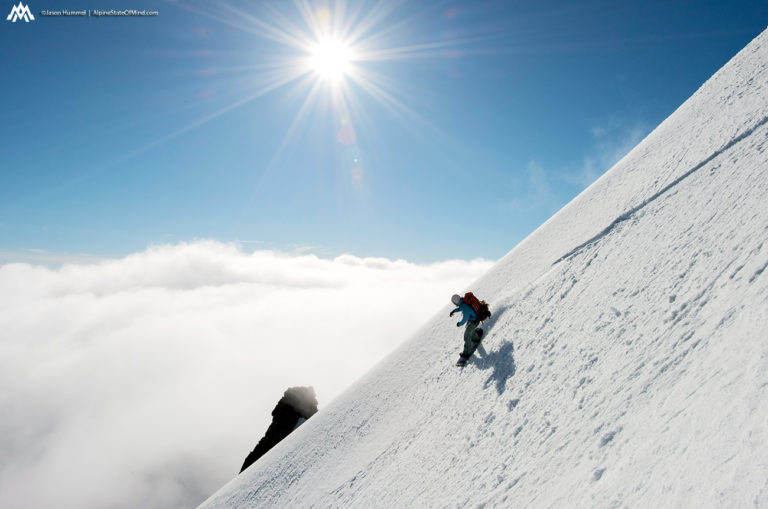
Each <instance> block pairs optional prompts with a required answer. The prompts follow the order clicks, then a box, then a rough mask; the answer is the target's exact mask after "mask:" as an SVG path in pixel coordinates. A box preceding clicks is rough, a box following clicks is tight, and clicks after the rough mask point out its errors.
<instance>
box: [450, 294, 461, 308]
mask: <svg viewBox="0 0 768 509" xmlns="http://www.w3.org/2000/svg"><path fill="white" fill-rule="evenodd" d="M460 300H461V297H459V296H458V295H456V294H454V295H453V297H451V302H453V305H454V306H458V305H459V301H460Z"/></svg>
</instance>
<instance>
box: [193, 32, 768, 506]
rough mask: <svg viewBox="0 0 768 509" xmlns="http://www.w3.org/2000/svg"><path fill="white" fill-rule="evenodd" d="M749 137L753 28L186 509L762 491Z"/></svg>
mask: <svg viewBox="0 0 768 509" xmlns="http://www.w3.org/2000/svg"><path fill="white" fill-rule="evenodd" d="M766 147H768V31H766V32H764V33H763V34H761V35H760V36H759V37H757V38H756V39H755V40H754V41H753V42H752V43H750V44H749V45H748V46H747V47H746V48H745V49H744V50H742V51H741V52H740V53H739V54H738V55H736V56H735V57H734V58H733V59H732V60H731V61H730V62H729V63H728V64H727V65H725V66H724V67H723V68H722V69H721V70H720V71H718V72H717V73H716V74H715V75H714V76H713V77H712V78H711V79H709V80H708V81H707V82H706V83H705V84H704V85H703V86H702V87H701V89H699V90H698V91H697V92H696V93H695V94H694V95H693V96H692V97H691V98H690V99H689V100H688V101H686V102H685V103H684V104H683V105H682V106H680V108H678V110H677V111H676V112H675V113H674V114H672V115H671V116H670V117H669V118H668V119H666V120H665V121H664V122H663V123H662V124H661V125H660V126H659V127H658V128H657V129H656V130H654V131H653V132H652V133H651V134H650V135H649V136H648V137H647V138H646V139H645V140H643V141H642V142H641V143H640V144H639V145H638V146H637V147H636V148H635V149H634V150H633V151H632V152H630V153H629V154H628V155H627V156H626V157H624V158H623V159H622V160H621V161H619V163H617V164H616V165H615V166H614V167H613V168H612V169H611V170H610V171H609V172H607V173H606V174H605V175H604V176H603V177H601V178H600V179H599V180H598V181H597V182H595V183H594V184H593V185H592V186H591V187H589V188H588V189H587V190H586V191H584V192H583V193H582V194H581V195H579V196H578V197H577V198H576V199H574V200H573V201H572V202H571V203H570V204H568V205H567V206H566V207H564V208H563V209H562V210H561V211H559V212H558V213H557V214H555V215H554V216H553V217H552V218H551V219H549V220H548V221H547V222H546V223H545V224H544V225H542V226H541V227H540V228H539V229H538V230H537V231H535V232H534V233H533V234H531V235H530V236H529V237H528V238H527V239H525V240H524V241H523V242H522V243H520V244H519V245H518V246H517V247H516V248H515V249H513V250H512V251H511V252H510V253H509V254H508V255H507V256H505V257H504V258H503V259H502V260H501V261H500V262H499V263H498V264H497V265H496V266H495V267H494V268H492V269H491V270H490V271H489V272H488V273H487V274H486V275H485V276H484V277H482V278H481V279H480V280H478V281H477V282H476V283H475V284H474V285H472V286H471V288H470V289H471V290H472V291H473V292H475V294H476V295H478V296H479V297H481V298H483V299H486V300H487V301H488V302H490V303H491V307H492V310H493V318H492V319H491V320H490V321H489V322H490V323H488V322H486V323H488V325H487V326H486V327H484V328H485V330H486V337H485V338H484V340H483V343H482V345H481V346H480V348H479V350H478V352H477V353H476V354H475V357H474V358H473V359H472V360H470V362H469V363H468V365H467V367H466V368H464V369H460V368H457V367H455V366H454V363H455V359H456V356H457V355H458V352H459V350H460V348H461V341H462V339H461V331H458V330H457V329H456V326H455V320H452V319H449V318H448V312H449V311H450V307H451V306H450V304H448V303H447V305H446V308H445V310H444V313H440V314H439V315H438V316H436V317H434V318H433V319H431V320H430V321H429V322H428V323H427V324H426V325H425V326H424V327H423V328H422V329H421V330H419V331H418V332H417V333H416V334H415V335H414V336H413V337H412V338H411V339H410V340H409V341H407V342H406V343H404V345H403V346H402V347H401V348H399V349H398V350H397V351H395V352H394V353H393V354H392V355H390V356H389V357H388V358H386V359H385V360H384V361H382V362H381V363H380V364H379V365H378V366H377V367H376V368H375V369H373V370H372V371H371V372H370V373H369V374H368V375H366V376H365V377H364V378H363V379H361V380H360V381H358V382H357V383H356V384H355V385H354V386H352V387H351V388H350V389H349V390H348V391H347V392H345V393H344V394H343V395H342V396H340V397H339V398H337V399H336V400H335V401H334V402H333V403H332V404H331V405H329V406H328V407H327V408H325V409H323V410H322V411H321V412H319V413H318V414H317V415H316V416H315V417H313V418H312V419H310V420H309V421H308V422H307V423H306V424H305V425H304V426H302V427H301V428H300V429H298V430H297V431H296V432H295V433H294V434H292V435H291V436H290V437H288V438H287V439H286V440H284V441H283V442H281V443H280V444H279V445H278V446H277V447H275V448H274V449H273V450H272V451H270V452H269V453H268V454H267V455H265V456H264V457H263V458H262V459H261V460H260V461H259V462H258V463H257V464H255V465H254V466H253V467H251V468H250V469H249V470H247V471H246V472H244V473H243V474H242V475H240V476H239V477H237V478H236V479H234V480H233V481H232V482H230V483H229V484H227V485H226V486H224V487H223V488H222V489H221V490H220V491H219V492H218V493H216V494H214V495H213V496H212V497H211V498H210V499H209V500H208V501H207V502H206V503H204V504H203V505H202V506H201V507H204V508H206V509H216V508H224V507H247V508H256V507H259V508H263V507H275V508H277V507H281V508H284V507H293V508H295V507H420V508H421V507H424V508H428V507H478V508H480V507H508V506H514V507H680V506H684V507H753V506H757V507H768V341H766V334H768V272H767V271H766V268H767V267H768V151H766ZM448 297H449V296H446V301H447V300H448Z"/></svg>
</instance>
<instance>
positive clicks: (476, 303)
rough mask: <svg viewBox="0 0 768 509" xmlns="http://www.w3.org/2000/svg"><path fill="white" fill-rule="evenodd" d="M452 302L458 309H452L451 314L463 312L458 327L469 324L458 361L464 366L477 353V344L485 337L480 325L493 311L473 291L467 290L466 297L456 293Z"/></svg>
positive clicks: (457, 363)
mask: <svg viewBox="0 0 768 509" xmlns="http://www.w3.org/2000/svg"><path fill="white" fill-rule="evenodd" d="M451 302H453V304H454V305H455V306H456V309H454V310H453V311H451V314H450V316H453V315H454V314H455V313H456V312H457V311H460V312H461V314H462V318H461V321H460V322H459V323H457V324H456V327H461V326H462V325H464V324H465V323H466V324H467V327H466V328H465V329H464V350H463V351H462V352H461V354H459V360H458V361H457V362H456V365H457V366H463V365H465V364H466V363H467V360H469V358H470V357H472V354H473V353H475V350H477V346H478V345H479V344H480V341H481V340H482V339H483V329H481V328H479V325H480V322H482V321H483V320H485V319H486V318H490V316H491V312H490V310H489V309H488V304H486V302H485V301H480V300H478V299H477V297H475V296H474V294H473V293H472V292H467V293H466V294H464V297H460V296H458V295H454V296H453V297H451Z"/></svg>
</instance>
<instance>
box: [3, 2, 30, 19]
mask: <svg viewBox="0 0 768 509" xmlns="http://www.w3.org/2000/svg"><path fill="white" fill-rule="evenodd" d="M5 19H7V20H8V21H10V22H12V23H16V20H17V19H23V20H24V21H26V22H27V23H29V22H30V20H31V21H35V17H34V16H33V15H32V12H31V11H30V10H29V6H26V5H24V4H22V3H21V2H19V5H14V6H13V9H11V13H10V14H9V15H8V17H7V18H5Z"/></svg>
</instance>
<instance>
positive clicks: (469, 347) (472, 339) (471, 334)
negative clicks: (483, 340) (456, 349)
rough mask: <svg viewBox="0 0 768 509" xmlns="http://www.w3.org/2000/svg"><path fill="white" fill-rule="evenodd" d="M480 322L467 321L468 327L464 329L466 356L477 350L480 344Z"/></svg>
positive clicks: (464, 352)
mask: <svg viewBox="0 0 768 509" xmlns="http://www.w3.org/2000/svg"><path fill="white" fill-rule="evenodd" d="M478 325H480V322H467V328H466V329H464V351H463V352H462V353H463V354H464V356H465V357H469V356H471V355H472V354H473V353H475V350H477V345H479V344H480V338H479V337H478V335H477V326H478Z"/></svg>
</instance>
